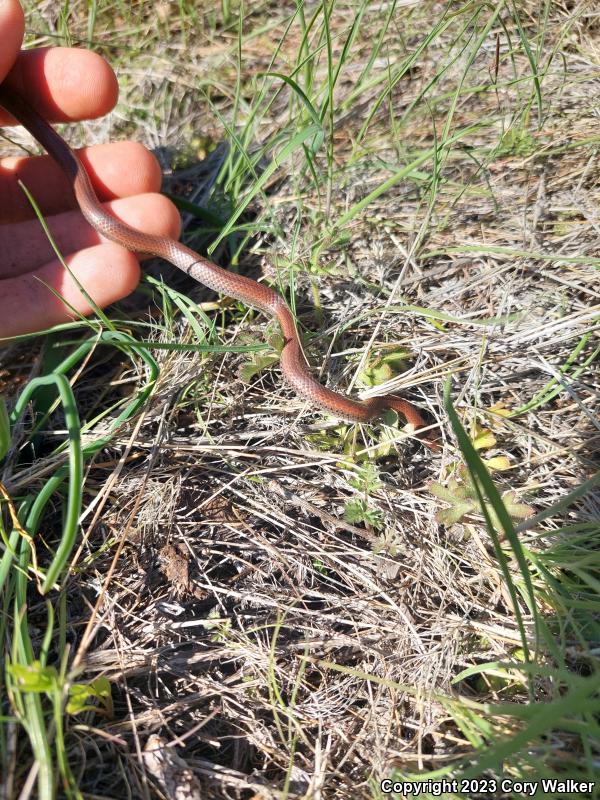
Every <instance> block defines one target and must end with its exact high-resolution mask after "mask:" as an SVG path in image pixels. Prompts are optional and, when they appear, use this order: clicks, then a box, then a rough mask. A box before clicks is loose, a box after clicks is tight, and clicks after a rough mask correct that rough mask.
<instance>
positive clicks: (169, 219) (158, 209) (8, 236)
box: [0, 194, 180, 278]
mask: <svg viewBox="0 0 600 800" xmlns="http://www.w3.org/2000/svg"><path fill="white" fill-rule="evenodd" d="M105 208H106V209H107V210H108V211H109V212H110V213H111V214H113V215H114V216H115V217H117V218H118V219H120V220H122V221H123V222H125V223H127V224H128V225H131V226H132V227H133V228H136V229H137V230H140V231H143V232H144V233H152V234H155V235H157V236H168V237H170V238H172V239H177V238H178V237H179V228H180V217H179V213H178V211H177V209H176V208H175V206H174V205H173V203H171V201H170V200H169V199H168V198H166V197H164V195H160V194H143V195H136V196H135V197H128V198H125V199H123V200H114V201H113V202H112V203H106V204H105ZM45 221H46V224H47V225H48V228H49V230H50V234H51V236H52V238H53V240H54V241H55V243H56V245H57V247H58V250H59V252H60V253H63V254H68V253H75V252H76V251H78V250H83V249H84V248H87V247H91V246H93V245H96V244H98V243H99V242H102V241H106V240H105V239H103V238H102V237H101V236H100V234H99V233H97V232H96V231H95V230H94V229H93V228H92V227H91V226H90V225H89V224H88V223H87V222H86V221H85V220H84V219H83V217H82V216H81V214H80V213H79V212H78V211H67V212H65V213H63V214H58V215H56V216H54V217H48V218H47V219H46V220H45ZM0 252H2V253H4V256H3V259H2V261H0V278H9V277H15V276H17V275H22V274H24V273H26V272H31V271H32V270H35V269H38V268H39V267H41V266H42V265H43V264H45V263H46V262H47V261H49V260H50V259H52V258H53V257H54V250H53V249H52V245H51V244H50V242H49V241H48V237H47V236H46V233H45V231H44V229H43V228H42V226H41V225H40V222H39V220H37V219H35V220H27V221H26V222H21V223H17V224H15V225H3V226H0Z"/></svg>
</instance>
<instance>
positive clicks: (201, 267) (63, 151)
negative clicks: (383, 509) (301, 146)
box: [0, 84, 436, 449]
mask: <svg viewBox="0 0 600 800" xmlns="http://www.w3.org/2000/svg"><path fill="white" fill-rule="evenodd" d="M0 105H1V106H3V107H4V108H5V109H6V111H8V112H9V113H10V114H11V115H12V116H13V117H14V118H15V119H16V120H18V122H20V123H21V125H23V127H25V128H26V129H27V130H28V131H29V133H31V135H32V136H33V137H34V138H35V139H37V141H38V142H39V143H40V144H41V145H42V147H43V148H44V149H45V150H46V151H47V152H48V154H49V155H50V156H51V157H52V158H53V159H54V160H55V161H56V162H57V164H58V165H59V166H60V167H61V169H62V171H63V172H64V173H65V175H66V176H67V178H68V179H69V181H70V183H71V186H72V188H73V192H74V194H75V199H76V200H77V203H78V205H79V208H80V209H81V213H82V214H83V216H84V217H85V219H86V220H87V221H88V222H89V224H90V225H91V226H92V227H93V228H95V229H96V231H98V233H100V234H101V235H102V236H105V237H106V238H107V239H110V240H112V241H113V242H116V243H117V244H119V245H121V246H122V247H125V248H126V249H127V250H130V251H134V252H137V253H147V254H149V255H153V256H157V257H159V258H164V259H165V260H166V261H169V262H170V263H171V264H173V266H175V267H177V268H178V269H180V270H182V272H185V273H186V275H190V276H191V277H192V278H194V279H195V280H197V281H199V282H200V283H203V284H204V285H205V286H208V287H209V288H210V289H212V290H213V291H215V292H219V293H220V294H224V295H227V296H229V297H233V298H235V299H236V300H240V301H241V302H242V303H245V304H246V305H248V306H251V307H252V308H256V309H259V310H260V311H264V312H265V314H268V315H269V316H271V317H275V318H276V319H277V321H278V322H279V325H280V326H281V331H282V333H283V339H284V346H283V349H282V351H281V357H280V360H281V369H282V371H283V374H284V376H285V378H286V380H287V381H288V383H290V384H291V385H292V386H293V388H294V389H295V390H296V392H298V394H299V395H301V396H302V397H304V398H306V399H307V400H310V401H311V403H312V404H313V405H314V406H316V407H318V408H322V409H325V410H327V411H329V412H331V413H332V414H334V415H335V416H337V417H340V418H342V419H347V420H351V421H353V422H369V421H370V420H372V419H374V418H376V417H378V416H379V415H380V414H381V413H382V412H383V411H385V410H386V409H393V410H394V411H397V412H399V413H400V414H402V415H403V416H404V417H405V418H406V419H407V421H408V422H409V423H410V424H411V425H413V426H414V428H415V429H417V430H418V429H420V428H423V427H425V425H426V423H425V421H424V420H423V418H422V417H421V415H420V414H419V412H418V411H417V409H416V408H415V407H414V406H413V405H412V404H411V403H409V402H408V401H407V400H403V399H402V398H399V397H394V396H393V395H383V396H380V397H372V398H370V399H369V400H352V399H351V398H349V397H345V396H344V395H342V394H339V393H338V392H334V391H332V390H331V389H328V388H326V387H325V386H322V385H321V384H320V383H319V382H318V381H316V380H315V379H314V378H313V377H312V375H311V374H310V372H309V370H308V367H307V364H306V361H305V359H304V355H303V353H302V348H301V345H300V340H299V338H298V333H297V331H296V326H295V324H294V319H293V317H292V315H291V313H290V311H289V309H288V307H287V305H286V303H285V300H284V299H283V297H281V295H279V294H277V292H275V291H273V290H272V289H270V288H269V287H267V286H264V285H263V284H260V283H257V282H256V281H254V280H251V279H250V278H245V277H244V276H242V275H236V274H235V273H233V272H228V271H227V270H225V269H223V268H222V267H219V266H217V265H216V264H213V263H212V262H211V261H209V260H208V259H206V258H203V257H202V256H201V255H199V254H198V253H195V252H194V251H193V250H191V249H190V248H189V247H186V246H185V245H183V244H180V243H179V242H177V241H175V240H174V239H170V238H168V237H166V236H153V235H151V234H148V233H142V232H141V231H138V230H136V229H135V228H131V227H130V226H129V225H126V224H125V223H124V222H121V221H120V220H118V219H116V218H115V217H113V216H111V215H110V214H109V213H107V212H106V211H105V210H104V208H103V207H102V205H101V204H100V201H99V200H98V198H97V196H96V193H95V191H94V189H93V188H92V184H91V181H90V179H89V176H88V174H87V172H86V170H85V168H84V166H83V164H82V163H81V161H80V160H79V158H78V157H77V155H76V154H75V153H74V152H73V150H71V148H70V147H69V145H68V144H67V143H66V142H65V141H64V139H63V138H62V137H61V136H59V134H58V133H57V132H56V131H55V130H54V129H53V128H52V127H51V126H50V125H49V124H48V123H47V122H46V120H45V119H44V118H43V117H41V116H40V115H39V114H38V113H37V111H34V109H33V108H31V107H30V106H29V104H28V103H27V101H26V100H24V98H23V97H21V95H20V94H19V93H18V92H16V91H15V90H14V89H12V88H10V87H8V86H6V84H2V85H0ZM422 441H423V443H424V444H426V445H427V446H428V447H431V448H432V449H436V446H435V444H434V443H433V442H431V441H429V440H427V439H422Z"/></svg>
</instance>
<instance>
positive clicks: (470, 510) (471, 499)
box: [429, 465, 533, 530]
mask: <svg viewBox="0 0 600 800" xmlns="http://www.w3.org/2000/svg"><path fill="white" fill-rule="evenodd" d="M429 491H430V492H431V494H433V495H434V496H435V497H439V499H440V500H444V501H445V502H446V503H448V504H449V505H448V507H447V508H443V509H441V510H440V511H438V512H437V513H436V515H435V519H436V522H440V523H442V524H444V525H454V523H456V522H460V520H462V519H464V518H465V517H466V516H468V515H470V514H477V513H480V511H481V506H480V502H479V497H478V494H477V489H476V488H475V485H474V483H473V480H472V478H471V475H470V473H469V470H468V469H467V468H466V467H465V466H464V465H461V466H460V467H459V468H458V470H457V472H456V477H453V478H451V479H450V480H449V481H448V485H447V486H443V485H442V484H441V483H438V482H437V481H433V482H432V483H430V484H429ZM502 502H503V503H504V506H505V508H506V511H507V513H508V515H509V517H510V518H511V519H512V520H522V519H525V518H526V517H529V516H531V514H533V508H532V507H531V506H528V505H527V504H526V503H522V502H520V501H519V498H518V496H517V493H516V492H515V491H514V490H513V489H511V490H509V491H507V492H504V494H502ZM486 510H487V513H488V514H489V516H490V520H491V521H492V524H493V526H494V528H495V529H496V530H501V526H500V521H499V519H498V515H497V513H496V511H495V509H494V508H493V507H492V505H491V504H489V503H486Z"/></svg>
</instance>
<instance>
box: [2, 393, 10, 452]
mask: <svg viewBox="0 0 600 800" xmlns="http://www.w3.org/2000/svg"><path fill="white" fill-rule="evenodd" d="M9 448H10V422H9V420H8V411H7V410H6V401H5V400H4V397H2V396H0V459H2V458H4V456H5V455H6V454H7V453H8V450H9Z"/></svg>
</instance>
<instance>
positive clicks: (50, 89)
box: [0, 0, 179, 338]
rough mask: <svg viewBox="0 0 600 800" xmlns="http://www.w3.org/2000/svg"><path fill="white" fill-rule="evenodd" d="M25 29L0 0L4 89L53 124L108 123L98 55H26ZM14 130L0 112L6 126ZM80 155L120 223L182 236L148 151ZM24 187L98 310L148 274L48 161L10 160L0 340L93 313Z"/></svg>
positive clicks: (14, 8) (5, 176) (109, 85)
mask: <svg viewBox="0 0 600 800" xmlns="http://www.w3.org/2000/svg"><path fill="white" fill-rule="evenodd" d="M23 29H24V19H23V12H22V10H21V7H20V5H19V3H18V2H17V0H4V2H0V41H2V43H3V46H2V48H0V83H1V82H3V81H4V78H5V76H6V82H7V83H9V84H10V85H11V86H14V87H15V88H16V89H18V90H19V92H20V93H21V94H23V95H24V96H25V97H26V98H27V100H28V101H29V102H30V103H31V105H32V106H34V107H35V108H36V109H37V110H38V111H39V112H40V113H41V114H42V115H43V116H44V117H46V119H48V120H49V121H50V122H52V121H54V122H63V121H69V120H81V119H90V118H94V117H100V116H102V115H103V114H106V113H107V112H108V111H109V110H110V109H111V108H112V107H113V106H114V104H115V102H116V99H117V94H118V87H117V81H116V77H115V75H114V73H113V71H112V70H111V68H110V67H109V66H108V64H107V63H106V62H105V61H104V60H103V59H102V58H101V57H100V56H97V55H95V54H94V53H91V52H89V51H88V50H78V49H71V48H48V49H46V48H44V49H37V50H28V51H20V47H21V42H22V39H23ZM10 123H11V119H10V118H9V116H8V114H6V113H5V112H4V111H3V110H2V109H0V125H5V124H10ZM79 155H80V157H81V160H82V161H83V163H84V164H85V167H86V169H87V171H88V173H89V175H90V178H91V180H92V183H93V185H94V188H95V190H96V192H97V194H98V197H99V199H100V200H101V201H103V202H104V204H105V206H106V207H107V208H108V209H109V210H111V212H114V213H115V215H116V216H117V217H119V218H120V219H122V220H123V221H124V222H127V223H128V224H129V225H132V226H133V227H135V228H139V229H140V230H142V231H144V232H146V233H154V234H158V235H164V236H170V237H173V238H177V237H178V234H179V214H178V213H177V210H176V209H175V207H174V206H173V204H172V203H171V202H170V201H169V200H168V199H167V198H166V197H163V196H162V195H160V194H157V192H158V190H159V188H160V181H161V175H160V167H159V166H158V163H157V162H156V160H155V158H154V156H153V155H152V154H151V153H150V152H149V151H148V150H146V148H144V147H143V146H142V145H140V144H137V143H135V142H118V143H113V144H106V145H97V146H94V147H89V148H86V149H84V150H82V151H79ZM19 180H21V181H22V182H23V183H24V184H25V185H26V187H27V188H28V189H29V191H30V192H31V193H32V195H33V197H34V199H35V201H36V203H37V205H38V207H39V209H40V211H41V213H42V214H43V216H44V219H45V221H46V223H47V225H48V227H49V229H50V232H51V234H52V236H53V238H54V240H55V242H56V243H57V245H58V248H59V251H60V252H61V253H62V255H63V256H64V258H65V261H66V263H67V264H68V265H69V269H70V270H71V271H72V272H73V274H74V275H75V277H76V279H77V281H78V282H79V283H81V285H82V286H83V287H84V288H85V291H86V292H87V293H88V294H89V295H90V297H91V298H92V299H93V301H94V302H95V303H96V304H97V305H98V306H101V307H103V306H106V305H108V304H109V303H112V302H114V301H116V300H118V299H120V298H122V297H125V296H126V295H127V294H129V293H130V292H131V291H133V289H134V288H135V286H136V285H137V283H138V280H139V275H140V268H139V262H138V256H136V255H135V254H133V253H130V252H128V251H127V250H125V249H124V248H122V247H119V246H118V245H116V244H114V243H112V242H109V241H107V240H105V239H103V238H102V237H101V236H100V235H99V234H98V233H96V231H95V230H94V229H93V228H92V227H91V226H90V225H88V223H87V222H85V220H84V219H83V217H82V215H81V213H80V212H79V211H76V210H74V209H75V208H76V203H75V200H74V198H73V194H72V192H71V189H70V186H69V182H68V180H67V178H66V177H65V176H64V174H63V173H62V171H61V170H60V168H59V167H58V166H57V165H56V164H55V163H54V161H52V159H50V157H49V156H39V157H31V158H3V159H1V160H0V252H1V253H2V258H1V259H0V338H3V337H7V336H15V335H18V334H21V333H30V332H33V331H38V330H43V329H45V328H49V327H51V326H52V325H56V324H58V323H60V322H65V321H68V320H70V319H72V318H73V317H74V316H76V314H75V313H74V312H73V310H72V309H75V310H76V312H79V313H80V314H84V315H85V314H89V313H91V311H92V309H91V307H90V304H89V302H88V300H87V299H86V298H85V296H84V295H83V294H82V292H81V290H80V289H79V287H78V286H77V282H76V281H74V280H73V278H72V277H71V276H70V275H69V273H68V272H67V271H66V270H65V268H64V267H63V265H62V264H61V262H60V261H59V260H58V259H56V257H55V255H54V251H53V250H52V247H51V245H50V243H49V241H48V239H47V237H46V235H45V233H44V231H43V229H42V227H41V225H40V223H39V221H38V219H37V217H36V216H35V212H34V211H33V209H32V207H31V205H30V204H29V201H28V200H27V197H26V196H25V194H24V192H23V190H22V189H21V187H20V186H19V184H18V181H19ZM55 293H56V294H55ZM57 295H59V296H57ZM60 298H64V302H63V301H62V300H61V299H60Z"/></svg>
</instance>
